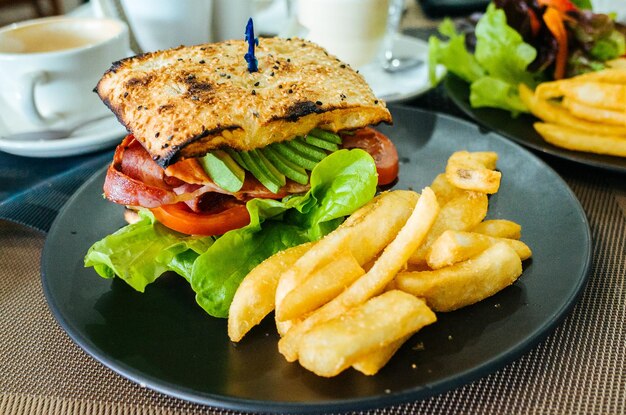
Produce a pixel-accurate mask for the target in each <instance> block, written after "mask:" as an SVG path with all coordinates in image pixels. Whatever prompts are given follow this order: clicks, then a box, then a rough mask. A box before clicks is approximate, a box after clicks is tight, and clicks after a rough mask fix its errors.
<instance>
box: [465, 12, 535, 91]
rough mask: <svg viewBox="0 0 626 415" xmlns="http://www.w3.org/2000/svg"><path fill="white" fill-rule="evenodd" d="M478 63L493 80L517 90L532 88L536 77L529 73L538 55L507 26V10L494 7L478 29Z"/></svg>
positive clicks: (487, 13)
mask: <svg viewBox="0 0 626 415" xmlns="http://www.w3.org/2000/svg"><path fill="white" fill-rule="evenodd" d="M475 56H476V60H477V61H478V63H479V64H480V66H481V67H483V68H484V69H485V70H486V72H487V73H488V74H489V76H490V77H492V78H498V79H500V80H502V81H504V82H507V83H509V84H513V85H515V86H517V85H518V84H520V83H525V84H526V85H531V86H533V85H534V84H535V82H536V81H535V78H534V75H533V74H532V73H530V72H528V71H527V70H526V68H527V67H528V65H529V64H530V63H531V62H532V61H533V60H535V57H536V56H537V51H536V50H535V48H533V47H532V46H531V45H529V44H528V43H525V42H524V39H523V38H522V35H520V34H519V33H517V31H516V30H515V29H513V28H512V27H510V26H509V25H507V23H506V14H505V13H504V10H502V9H498V8H497V7H496V6H495V4H493V3H491V4H490V5H489V6H488V7H487V11H486V12H485V14H484V15H483V17H481V19H480V20H479V21H478V24H477V25H476V52H475Z"/></svg>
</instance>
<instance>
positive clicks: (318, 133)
mask: <svg viewBox="0 0 626 415" xmlns="http://www.w3.org/2000/svg"><path fill="white" fill-rule="evenodd" d="M307 135H309V136H311V135H312V136H314V137H317V138H321V139H322V140H325V141H328V142H329V143H335V144H337V145H340V144H341V137H339V134H335V133H331V132H330V131H325V130H322V129H321V128H314V129H312V130H311V131H310V132H309V134H307Z"/></svg>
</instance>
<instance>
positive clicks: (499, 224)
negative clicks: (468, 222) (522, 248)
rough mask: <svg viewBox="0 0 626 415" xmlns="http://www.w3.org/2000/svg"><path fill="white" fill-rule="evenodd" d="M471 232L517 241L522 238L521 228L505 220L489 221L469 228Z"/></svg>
mask: <svg viewBox="0 0 626 415" xmlns="http://www.w3.org/2000/svg"><path fill="white" fill-rule="evenodd" d="M471 231H472V232H476V233H482V234H483V235H488V236H493V237H494V238H507V239H519V238H521V237H522V226H521V225H520V224H518V223H515V222H513V221H510V220H506V219H489V220H485V221H482V222H480V223H479V224H478V225H476V226H474V227H473V228H471Z"/></svg>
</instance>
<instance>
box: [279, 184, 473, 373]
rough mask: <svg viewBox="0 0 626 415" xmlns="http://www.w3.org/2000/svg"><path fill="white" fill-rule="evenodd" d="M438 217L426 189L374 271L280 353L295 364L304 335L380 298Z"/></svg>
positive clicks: (296, 332)
mask: <svg viewBox="0 0 626 415" xmlns="http://www.w3.org/2000/svg"><path fill="white" fill-rule="evenodd" d="M483 196H484V195H483ZM438 213H439V205H438V204H437V197H436V196H435V194H434V193H433V191H432V190H430V188H428V187H426V188H425V189H424V190H423V191H422V194H421V196H420V197H419V199H418V201H417V203H416V205H415V209H414V210H413V212H412V213H411V216H410V217H409V219H408V220H407V221H406V224H405V225H404V226H403V227H402V229H401V230H400V231H399V232H398V233H397V236H396V237H395V238H394V239H393V241H391V243H390V244H389V245H388V246H387V247H386V248H385V250H384V251H383V253H382V254H381V255H380V257H379V258H378V260H377V261H376V262H375V263H374V265H373V266H372V268H371V269H370V270H369V271H368V272H367V273H366V274H365V275H363V276H362V277H361V278H359V279H358V280H356V281H355V282H354V283H353V284H352V285H351V286H350V287H348V288H347V289H346V290H345V291H344V292H342V293H341V294H340V295H339V296H337V297H335V298H334V299H333V300H331V301H330V302H328V303H326V304H325V305H324V306H322V307H321V308H318V309H317V310H315V311H314V312H312V313H311V314H310V315H309V316H308V317H307V318H306V319H304V320H303V321H300V322H297V324H294V325H293V326H292V327H291V328H290V329H289V331H287V333H286V334H285V335H284V337H283V338H281V339H280V341H279V342H278V350H279V351H280V353H281V354H282V355H283V356H285V358H286V359H287V360H288V361H290V362H292V361H295V360H296V359H297V358H298V353H299V352H298V350H299V344H300V341H301V339H302V336H303V335H304V333H306V332H307V331H309V330H310V329H311V328H312V327H314V326H315V325H317V324H320V323H322V322H324V321H328V320H331V319H333V318H335V317H338V316H341V315H342V314H344V313H346V312H347V311H348V310H349V309H350V308H352V307H355V306H357V305H359V304H362V303H364V302H365V301H367V300H368V299H370V298H372V297H374V296H375V295H378V294H380V293H381V292H382V291H383V290H384V289H385V287H386V286H387V284H389V282H390V281H391V280H392V279H393V278H394V277H395V276H396V274H397V273H398V272H399V271H400V270H401V269H402V267H404V266H405V264H406V262H407V260H408V258H409V256H410V255H411V252H413V251H415V249H416V248H417V247H418V246H420V245H421V244H422V242H423V241H424V239H425V237H426V235H427V234H428V231H429V229H430V228H431V226H432V224H433V222H434V221H435V218H436V217H437V214H438ZM364 232H367V230H365V231H364ZM309 252H311V251H309Z"/></svg>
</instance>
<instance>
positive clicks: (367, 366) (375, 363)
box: [352, 334, 411, 376]
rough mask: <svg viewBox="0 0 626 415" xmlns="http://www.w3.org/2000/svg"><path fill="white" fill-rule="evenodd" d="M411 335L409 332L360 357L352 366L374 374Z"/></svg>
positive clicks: (365, 372)
mask: <svg viewBox="0 0 626 415" xmlns="http://www.w3.org/2000/svg"><path fill="white" fill-rule="evenodd" d="M410 337H411V334H408V335H406V336H404V337H402V338H400V339H398V340H394V341H392V342H391V343H389V344H388V345H386V346H382V347H380V348H379V349H377V350H374V351H373V352H370V353H369V354H368V355H366V356H363V357H361V358H359V360H357V361H356V362H354V363H353V364H352V367H353V368H354V369H356V370H358V371H359V372H361V373H363V374H364V375H368V376H372V375H375V374H376V373H378V371H379V370H380V369H381V368H382V367H383V366H385V365H386V364H387V362H388V361H389V359H391V358H392V357H393V355H394V354H396V352H397V351H398V349H399V348H400V347H401V346H402V345H403V344H404V343H405V342H406V341H407V340H408V339H409V338H410Z"/></svg>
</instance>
